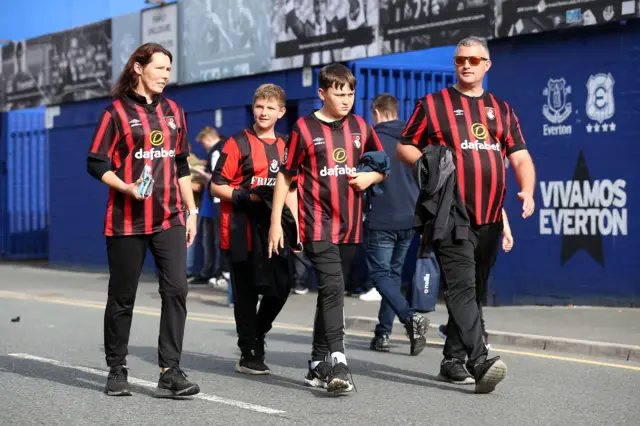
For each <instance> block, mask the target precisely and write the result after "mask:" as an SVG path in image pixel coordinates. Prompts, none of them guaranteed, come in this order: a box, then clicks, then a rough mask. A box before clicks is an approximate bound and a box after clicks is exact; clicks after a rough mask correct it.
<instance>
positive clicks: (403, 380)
mask: <svg viewBox="0 0 640 426" xmlns="http://www.w3.org/2000/svg"><path fill="white" fill-rule="evenodd" d="M8 272H9V271H7V270H3V268H0V284H1V285H0V289H2V290H0V313H2V317H3V318H4V319H3V320H0V335H1V336H2V339H1V340H0V383H2V384H3V389H4V392H2V393H1V394H0V405H1V406H2V407H3V408H2V410H0V424H21V425H23V424H24V425H30V424H64V425H86V424H114V425H115V424H136V425H154V426H158V425H182V424H184V425H193V424H207V425H229V424H231V425H237V424H241V425H245V424H246V425H249V424H257V423H259V424H261V425H262V424H264V425H289V424H291V425H294V424H295V425H300V424H305V425H306V424H309V425H316V424H317V425H321V424H343V425H384V424H411V425H412V424H423V423H425V422H428V423H429V424H434V425H459V424H468V423H471V424H474V425H475V424H477V425H485V424H486V425H492V426H503V425H504V426H511V425H514V424H517V425H519V426H520V425H523V426H527V425H539V424H554V425H555V424H558V425H585V424H616V425H635V424H636V423H637V419H638V416H640V407H639V406H638V404H637V403H636V402H637V401H636V399H637V395H638V393H639V392H640V384H639V383H640V381H639V380H638V378H639V377H640V376H639V375H640V363H633V362H615V363H614V362H611V360H607V359H603V358H598V357H585V356H579V357H573V358H571V357H564V356H551V355H549V354H545V353H544V352H543V351H537V350H535V349H531V350H528V351H526V352H519V351H518V350H516V349H517V348H495V350H492V355H500V356H501V357H502V359H503V360H504V361H505V362H506V363H507V365H508V367H509V374H508V377H507V379H506V380H505V381H504V382H503V383H502V384H501V385H500V386H499V387H498V388H497V390H496V391H495V392H494V393H492V394H490V395H474V394H473V393H472V389H473V387H472V386H471V387H466V386H464V387H461V386H455V385H449V384H444V383H441V382H438V381H437V380H436V379H435V377H436V375H437V373H438V365H439V362H440V357H441V355H440V351H441V349H440V346H439V345H437V344H432V345H429V346H428V347H427V348H426V349H425V350H424V351H423V352H422V354H420V355H419V356H417V357H411V356H409V355H408V345H407V343H406V342H405V341H403V340H394V341H393V346H392V349H391V352H390V353H379V352H373V351H370V350H369V349H368V343H369V336H368V333H358V332H355V331H349V332H348V334H347V337H346V348H347V357H348V362H349V366H350V368H351V369H352V373H353V380H354V382H355V384H356V386H357V390H358V392H353V393H352V394H350V395H347V396H343V397H332V396H330V395H328V393H327V392H326V391H324V390H317V389H310V388H307V387H305V386H303V385H302V377H303V375H304V374H305V372H306V367H307V360H308V358H309V352H310V343H311V333H310V329H309V317H310V316H311V315H310V312H309V311H307V312H300V311H299V310H298V307H299V306H308V303H307V302H305V303H307V304H306V305H304V304H300V305H299V303H301V302H302V301H303V300H307V299H308V300H309V301H311V300H313V298H312V297H306V296H305V297H304V298H298V299H297V298H295V297H292V299H291V300H290V302H292V303H291V304H290V305H288V306H289V308H288V309H287V311H286V312H283V316H282V317H281V318H279V324H278V325H276V327H274V329H273V330H272V332H270V333H269V335H268V338H267V344H268V346H267V363H268V365H269V366H270V367H271V369H272V374H271V375H270V376H264V377H249V376H245V375H240V374H238V373H235V372H234V368H233V367H234V365H235V363H236V361H237V359H238V356H239V353H238V350H237V347H236V336H235V327H234V323H233V319H232V317H231V312H230V310H229V308H227V307H225V306H223V305H222V304H219V303H218V302H217V301H215V300H209V301H205V300H199V299H198V297H196V296H192V297H191V298H190V300H189V305H188V306H189V312H190V313H189V320H188V321H187V329H186V334H185V342H184V353H183V358H182V367H183V368H184V369H185V371H186V373H187V374H188V376H189V379H191V380H193V381H195V382H197V383H198V384H199V385H200V387H201V389H202V394H201V395H199V396H198V397H197V398H194V399H191V400H187V401H184V400H178V401H173V400H157V399H154V398H151V390H152V388H153V387H154V386H155V383H156V382H157V378H158V367H157V366H156V362H157V349H156V345H157V331H158V324H159V300H158V298H157V296H156V295H157V291H156V289H155V286H154V285H153V284H152V283H141V286H140V289H139V292H138V298H137V301H136V306H137V307H136V311H135V313H134V319H133V327H132V332H131V340H130V345H129V357H128V366H129V367H130V372H129V375H130V378H133V379H135V383H134V386H133V388H134V392H135V393H134V396H133V397H122V398H110V397H107V396H105V395H104V394H103V393H102V390H103V387H104V383H105V380H106V378H105V376H106V368H105V366H104V354H103V352H102V315H103V312H104V290H105V287H104V286H103V285H101V284H97V283H98V282H99V279H98V278H96V277H91V276H88V275H85V276H79V275H73V274H62V273H57V272H49V273H42V274H40V273H36V274H31V273H25V272H24V271H21V273H20V274H19V275H21V276H22V279H21V280H19V279H18V277H13V279H9V278H8V277H9V276H10V275H11V274H9V275H7V274H8ZM14 272H15V271H14ZM18 272H20V271H18ZM192 293H197V291H193V292H192ZM296 299H297V300H296ZM303 314H304V315H303ZM18 316H20V321H19V322H11V319H12V318H17V317H18ZM296 319H298V320H299V322H298V323H294V322H293V320H296ZM285 321H286V322H287V323H285ZM398 334H399V333H398ZM396 337H398V336H396ZM634 395H635V396H634Z"/></svg>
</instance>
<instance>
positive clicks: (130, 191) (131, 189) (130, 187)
mask: <svg viewBox="0 0 640 426" xmlns="http://www.w3.org/2000/svg"><path fill="white" fill-rule="evenodd" d="M143 180H144V179H142V178H139V179H138V180H137V181H135V182H133V183H129V184H127V185H125V186H124V188H122V191H121V192H122V193H124V194H127V195H129V196H130V197H133V198H134V199H136V200H139V201H141V200H144V199H146V198H148V197H145V196H142V195H138V187H139V186H140V184H141V183H142V181H143ZM149 195H151V194H149Z"/></svg>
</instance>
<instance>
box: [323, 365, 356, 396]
mask: <svg viewBox="0 0 640 426" xmlns="http://www.w3.org/2000/svg"><path fill="white" fill-rule="evenodd" d="M350 375H351V372H350V371H349V367H347V365H346V364H343V363H342V362H339V363H337V364H336V365H334V366H333V367H332V368H331V374H330V375H329V380H328V381H327V391H328V392H331V393H336V394H337V393H345V392H351V391H352V390H353V382H352V380H349V376H350Z"/></svg>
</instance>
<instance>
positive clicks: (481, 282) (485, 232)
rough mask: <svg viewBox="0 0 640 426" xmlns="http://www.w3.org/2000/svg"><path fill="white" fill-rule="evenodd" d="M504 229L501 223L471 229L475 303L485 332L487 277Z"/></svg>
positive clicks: (494, 261) (494, 260)
mask: <svg viewBox="0 0 640 426" xmlns="http://www.w3.org/2000/svg"><path fill="white" fill-rule="evenodd" d="M503 229H504V223H503V222H497V223H491V224H489V225H482V226H478V227H474V228H472V230H473V233H474V235H475V238H476V248H475V251H474V258H475V262H476V301H477V302H478V310H479V311H480V321H481V323H482V330H483V331H484V330H485V326H484V317H483V315H482V307H483V306H486V305H487V299H488V295H489V275H490V274H491V269H493V266H494V265H495V263H496V259H497V258H498V252H499V251H500V237H501V236H502V231H503Z"/></svg>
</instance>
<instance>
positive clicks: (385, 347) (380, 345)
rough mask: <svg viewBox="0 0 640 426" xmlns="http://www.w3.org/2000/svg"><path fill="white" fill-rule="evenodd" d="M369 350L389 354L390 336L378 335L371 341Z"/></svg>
mask: <svg viewBox="0 0 640 426" xmlns="http://www.w3.org/2000/svg"><path fill="white" fill-rule="evenodd" d="M369 349H371V350H372V351H380V352H389V335H388V334H376V335H375V337H374V338H373V339H371V344H370V345H369Z"/></svg>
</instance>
